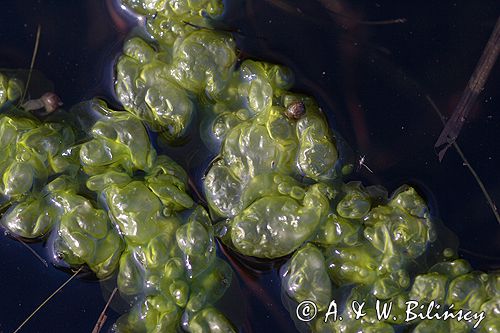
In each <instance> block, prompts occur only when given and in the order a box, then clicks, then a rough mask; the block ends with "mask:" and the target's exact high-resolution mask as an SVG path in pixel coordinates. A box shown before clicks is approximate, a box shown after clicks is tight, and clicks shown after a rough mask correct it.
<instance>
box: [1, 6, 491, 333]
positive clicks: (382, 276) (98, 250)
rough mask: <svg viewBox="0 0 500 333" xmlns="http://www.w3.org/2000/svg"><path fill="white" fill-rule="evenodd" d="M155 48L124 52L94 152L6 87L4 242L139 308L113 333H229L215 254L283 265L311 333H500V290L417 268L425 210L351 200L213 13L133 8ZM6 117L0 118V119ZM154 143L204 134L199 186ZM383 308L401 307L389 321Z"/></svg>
mask: <svg viewBox="0 0 500 333" xmlns="http://www.w3.org/2000/svg"><path fill="white" fill-rule="evenodd" d="M122 2H123V4H124V5H126V6H127V7H129V8H130V9H132V10H133V11H135V12H136V13H138V14H141V15H144V16H145V22H146V23H145V28H146V34H149V36H146V34H143V35H142V37H138V36H131V37H130V38H129V39H128V40H127V41H126V42H125V44H124V47H123V54H122V55H121V56H120V57H119V58H118V60H117V63H116V66H115V70H116V76H115V79H116V80H115V82H116V85H115V92H116V95H117V97H118V99H119V101H120V102H121V104H122V106H123V108H124V109H125V111H114V110H111V109H110V108H108V107H107V106H106V104H105V103H103V102H102V101H99V100H93V101H91V102H90V104H89V105H90V106H91V108H92V109H93V111H95V112H96V113H98V114H100V117H99V119H98V120H97V121H96V122H95V123H94V124H93V125H92V127H91V128H90V130H89V133H87V137H83V138H82V137H78V135H77V134H76V133H77V130H76V129H75V128H73V127H72V126H71V125H69V124H68V123H66V122H61V121H59V122H58V121H51V120H49V119H45V120H44V121H41V120H39V119H38V118H36V117H34V116H32V115H31V114H29V113H27V112H24V111H23V110H21V109H17V108H15V107H14V106H13V105H14V104H13V103H14V102H15V101H16V100H18V99H19V97H20V95H21V92H22V84H21V83H20V82H19V81H17V80H16V79H9V77H7V76H6V75H3V74H0V108H1V110H2V113H1V114H0V151H1V152H2V153H3V155H4V156H5V158H4V159H3V160H2V162H0V171H1V172H2V179H1V182H0V194H1V196H2V198H1V200H2V204H3V205H4V207H7V206H10V207H9V208H8V209H7V211H6V212H5V213H4V214H3V216H2V220H1V222H2V225H3V226H4V227H5V228H6V229H7V230H8V231H10V232H11V233H13V234H14V235H16V236H21V237H24V238H43V237H47V235H48V234H49V233H50V232H51V231H52V232H54V233H55V235H56V236H55V238H56V240H55V243H54V250H55V253H56V254H57V255H58V256H59V257H60V258H61V259H63V260H64V261H65V262H66V263H67V264H68V265H70V266H80V265H86V266H87V267H88V268H89V269H90V270H91V271H93V272H94V273H95V275H96V276H97V277H98V278H108V277H111V276H116V280H117V287H118V290H119V292H120V295H121V296H122V297H123V298H124V299H125V300H126V301H127V302H128V303H129V304H130V311H128V312H127V313H125V314H123V315H122V316H121V317H120V318H119V319H118V321H117V322H116V323H115V324H114V326H113V331H114V332H178V331H181V330H183V331H187V332H191V333H211V332H213V333H226V332H236V331H237V330H236V328H235V327H234V326H233V325H232V323H231V322H230V321H229V320H228V319H227V318H226V317H225V316H224V315H223V314H222V313H221V312H220V311H219V310H217V309H216V308H215V307H214V305H215V304H216V302H217V301H219V300H220V299H221V298H222V297H223V295H224V293H225V292H226V290H227V289H228V288H229V286H230V284H231V282H232V270H231V268H230V266H229V265H228V264H227V263H226V261H224V260H222V259H220V258H218V257H217V254H216V239H215V237H220V240H221V241H222V242H223V243H224V244H225V245H227V246H229V247H231V248H232V249H233V250H235V251H236V252H238V253H239V254H242V255H245V256H251V257H257V258H265V259H275V258H280V257H284V256H289V257H288V261H287V262H286V264H285V265H284V267H283V269H282V275H281V283H282V288H283V297H284V299H286V300H287V301H290V302H288V304H292V306H291V308H290V309H289V310H290V312H291V313H292V314H294V313H295V307H294V306H296V305H297V304H299V303H300V302H303V301H314V302H315V303H316V304H317V306H318V310H319V315H318V316H317V318H316V319H314V320H313V321H311V322H309V323H308V324H306V329H307V331H311V332H318V333H319V332H325V333H326V332H342V333H351V332H353V333H354V332H396V331H397V330H400V329H403V330H405V331H412V332H429V331H436V332H471V331H473V323H470V322H457V321H447V322H444V321H438V320H431V321H428V320H425V321H416V322H412V323H406V322H405V306H406V302H408V301H410V300H414V301H418V302H420V303H421V304H424V305H427V304H429V303H431V302H432V301H437V302H439V303H440V304H441V305H442V306H443V308H444V307H450V306H451V305H452V304H453V306H454V307H455V310H458V309H463V310H471V311H484V313H485V315H486V317H485V319H484V321H483V323H482V324H481V325H480V327H479V328H478V329H477V330H475V331H474V332H496V331H500V321H499V319H498V309H499V306H500V276H499V274H498V273H495V272H493V273H490V274H486V273H482V272H477V271H473V270H472V268H471V267H470V265H469V264H468V263H467V262H466V261H464V260H461V259H456V258H455V257H453V256H445V257H446V258H445V259H444V260H442V261H440V262H437V263H435V264H433V265H431V266H430V267H428V266H426V264H417V263H418V262H420V261H422V262H423V261H424V260H425V259H426V258H425V256H426V254H427V252H428V249H429V247H430V245H431V243H432V242H433V241H434V240H435V238H436V233H435V230H434V229H435V228H434V225H433V222H432V219H431V216H430V213H429V209H428V208H427V205H426V203H425V202H424V200H423V199H422V197H421V196H420V195H419V194H418V193H417V191H416V190H415V189H414V188H411V187H408V186H402V187H401V188H400V189H398V190H396V191H395V192H394V193H393V195H392V196H391V197H390V198H388V197H387V191H386V190H385V189H383V188H381V187H376V186H375V187H374V186H370V187H365V186H363V185H362V184H361V183H360V182H349V183H343V181H342V179H341V176H342V173H341V172H339V170H341V169H342V166H341V165H340V164H341V163H340V159H339V152H338V148H337V139H336V138H335V135H334V134H333V132H332V131H331V130H330V127H329V125H328V122H327V119H326V117H325V115H324V114H323V112H322V110H321V108H320V107H319V106H318V104H317V103H316V101H315V100H314V99H313V98H312V97H310V96H306V95H301V94H297V93H294V92H291V91H290V90H289V89H291V87H292V85H293V73H292V72H291V71H290V70H289V69H287V68H285V67H283V66H280V65H276V64H270V63H266V62H262V61H253V60H248V59H247V60H244V61H242V62H241V63H237V54H238V52H237V50H236V45H235V41H234V39H233V36H232V35H231V34H229V33H227V32H222V31H217V30H216V29H213V28H212V23H213V20H214V19H216V18H217V17H218V16H220V15H221V14H222V12H223V4H222V1H220V0H197V1H193V0H143V1H141V0H123V1H122ZM4 110H5V111H6V112H3V111H4ZM149 131H154V132H159V133H160V135H161V136H162V137H164V138H165V139H166V141H167V142H168V143H169V144H173V145H182V144H183V143H185V142H186V140H189V133H191V132H193V131H199V132H200V136H201V139H202V141H203V144H204V145H205V146H206V148H207V149H208V150H209V151H210V153H211V154H213V156H216V157H215V158H214V160H213V161H212V162H211V163H210V165H209V166H208V167H207V170H206V172H205V176H204V178H203V179H202V183H203V184H202V187H203V195H204V197H205V199H206V201H207V205H206V206H207V207H206V208H204V207H202V206H201V205H198V204H197V203H196V202H195V201H194V200H193V199H192V198H191V196H190V195H189V193H188V175H187V173H186V171H184V169H183V168H182V167H181V166H180V165H179V164H177V163H176V162H175V161H174V160H173V159H171V158H170V157H168V156H167V155H165V154H163V153H162V152H157V150H156V149H155V147H154V144H153V143H152V142H151V139H150V135H149V134H150V133H149ZM339 294H342V295H344V296H345V297H343V298H344V299H343V305H345V304H350V302H352V301H354V300H356V301H359V302H366V305H365V309H366V316H364V317H363V318H361V319H357V318H356V315H355V313H354V312H353V310H352V308H351V307H350V306H341V307H340V313H339V315H340V316H342V317H343V319H344V320H342V321H335V322H333V321H326V322H325V321H324V320H323V318H324V315H325V313H326V311H327V310H328V306H329V303H330V301H331V300H332V299H333V298H335V297H336V296H338V295H339ZM377 301H383V302H391V303H392V304H393V310H392V314H393V315H394V316H390V317H389V318H387V319H383V320H379V319H378V318H377V316H376V313H375V304H376V302H377Z"/></svg>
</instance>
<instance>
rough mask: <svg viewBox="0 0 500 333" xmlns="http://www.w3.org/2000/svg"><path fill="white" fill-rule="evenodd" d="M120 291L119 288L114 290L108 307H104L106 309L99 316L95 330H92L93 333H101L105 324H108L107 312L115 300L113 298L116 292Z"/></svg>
mask: <svg viewBox="0 0 500 333" xmlns="http://www.w3.org/2000/svg"><path fill="white" fill-rule="evenodd" d="M117 291H118V288H117V287H115V289H113V292H112V293H111V295H110V296H109V298H108V301H107V302H106V305H105V306H104V309H102V312H101V314H100V315H99V318H98V319H97V322H96V323H95V326H94V329H93V330H92V333H99V332H100V331H101V329H102V327H103V326H104V323H105V322H106V319H107V318H108V316H106V310H107V309H108V307H109V304H111V301H112V300H113V297H115V294H116V292H117Z"/></svg>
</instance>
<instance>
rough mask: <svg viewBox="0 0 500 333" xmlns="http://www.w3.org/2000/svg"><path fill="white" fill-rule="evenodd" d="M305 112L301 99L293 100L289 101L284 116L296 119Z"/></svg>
mask: <svg viewBox="0 0 500 333" xmlns="http://www.w3.org/2000/svg"><path fill="white" fill-rule="evenodd" d="M305 113H306V106H305V104H304V102H302V101H295V102H292V103H290V104H289V105H288V106H287V108H286V110H285V116H286V117H287V118H288V119H291V120H298V119H300V118H302V116H303V115H304V114H305Z"/></svg>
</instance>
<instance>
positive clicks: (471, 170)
mask: <svg viewBox="0 0 500 333" xmlns="http://www.w3.org/2000/svg"><path fill="white" fill-rule="evenodd" d="M425 97H426V98H427V101H428V102H429V104H430V105H431V106H432V108H433V109H434V111H436V113H437V115H438V116H439V118H440V119H441V122H443V124H446V120H445V118H444V116H443V114H442V113H441V111H439V108H438V107H437V105H436V104H435V103H434V101H433V100H432V99H431V98H430V96H429V95H426V96H425ZM451 145H452V146H453V148H455V150H456V151H457V153H458V155H459V156H460V158H461V159H462V161H463V164H464V166H466V167H467V169H469V171H470V173H471V174H472V176H473V177H474V178H475V179H476V182H477V184H478V185H479V187H480V188H481V191H482V192H483V194H484V196H485V198H486V200H487V201H488V205H490V207H491V210H492V211H493V214H494V215H495V218H496V219H497V222H498V223H500V215H499V214H498V209H497V206H496V205H495V202H494V201H493V199H492V198H491V196H490V194H489V193H488V191H487V190H486V187H485V186H484V184H483V182H482V181H481V178H479V175H478V174H477V172H476V170H474V168H473V167H472V165H470V163H469V161H468V160H467V158H466V157H465V155H464V153H463V151H462V149H460V147H459V146H458V144H457V142H456V141H453V142H451Z"/></svg>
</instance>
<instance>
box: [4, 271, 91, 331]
mask: <svg viewBox="0 0 500 333" xmlns="http://www.w3.org/2000/svg"><path fill="white" fill-rule="evenodd" d="M82 268H83V266H81V267H80V268H78V270H77V271H76V272H75V273H73V275H71V277H70V278H69V279H67V280H66V282H64V283H63V284H62V285H61V286H60V287H59V288H57V289H56V290H55V291H54V292H53V293H52V294H51V295H50V296H49V297H47V298H46V299H45V301H43V302H42V304H40V305H39V306H38V307H37V308H36V309H35V310H34V311H33V312H32V313H31V314H30V315H29V316H28V318H26V319H25V320H24V321H23V322H22V323H21V325H19V326H18V327H17V328H16V330H15V331H14V332H13V333H17V332H19V331H20V330H21V328H22V327H23V326H24V325H25V324H26V323H27V322H28V321H29V320H30V319H31V318H32V317H33V316H34V315H35V314H36V313H37V312H38V311H39V310H40V309H41V308H43V306H44V305H45V304H47V302H49V301H50V300H51V299H52V297H54V296H55V295H56V294H57V293H58V292H59V291H61V289H62V288H64V287H65V286H66V285H67V284H68V283H70V281H71V280H73V279H74V278H75V276H77V275H78V273H80V271H81V270H82Z"/></svg>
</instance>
